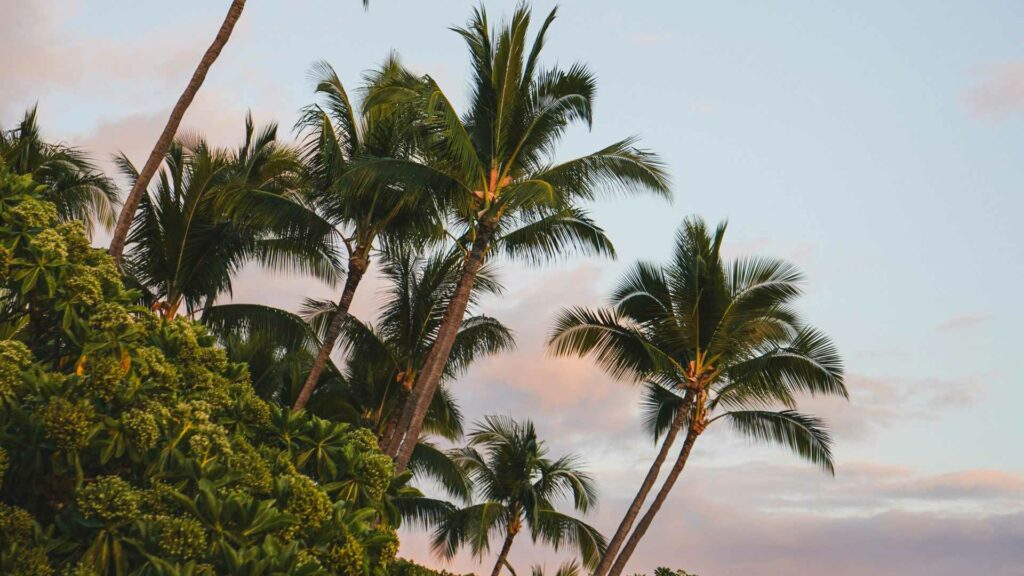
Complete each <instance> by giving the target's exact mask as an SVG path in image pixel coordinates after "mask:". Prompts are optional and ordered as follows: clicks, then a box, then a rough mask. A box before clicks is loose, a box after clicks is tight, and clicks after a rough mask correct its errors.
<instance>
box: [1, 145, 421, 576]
mask: <svg viewBox="0 0 1024 576" xmlns="http://www.w3.org/2000/svg"><path fill="white" fill-rule="evenodd" d="M41 193H42V187H41V186H39V185H38V184H36V183H35V182H33V181H32V180H31V178H30V177H28V176H16V175H13V174H12V173H11V172H10V171H9V170H7V169H6V168H5V167H4V166H3V165H2V164H0V573H2V574H13V575H46V574H69V575H70V574H74V575H86V574H92V575H100V574H103V575H105V574H126V575H135V574H138V575H164V576H171V575H205V574H240V575H244V574H253V575H255V574H297V575H310V576H311V575H316V574H344V575H365V576H370V575H382V574H385V573H386V572H387V568H388V565H389V564H390V563H391V562H392V560H393V559H394V556H395V553H396V551H397V547H398V543H397V539H396V536H395V527H396V526H397V525H398V522H399V513H398V509H397V502H398V500H397V499H396V498H395V497H396V496H397V495H400V494H404V493H408V489H407V488H404V487H403V486H402V484H403V482H404V480H405V477H402V478H399V479H397V480H396V479H393V465H392V462H391V460H390V458H388V457H387V456H385V455H383V454H382V453H381V452H380V451H379V450H378V449H377V443H376V439H375V437H374V435H373V434H372V433H371V432H369V431H368V430H364V429H359V428H352V427H349V426H347V425H345V424H337V423H332V422H329V421H326V420H323V419H320V418H317V417H314V416H311V415H308V414H306V413H304V412H299V413H292V412H290V411H288V410H287V409H286V408H284V409H282V408H279V407H276V406H273V405H270V404H268V403H267V402H265V401H263V400H261V399H260V398H258V397H257V396H256V394H255V393H254V392H253V390H252V387H251V386H250V384H249V379H248V374H247V372H246V369H245V368H244V367H243V366H242V365H238V364H231V363H229V362H228V361H227V359H226V356H225V354H224V352H223V351H222V350H220V349H219V348H217V347H215V346H214V345H213V344H214V342H213V338H212V337H211V336H210V335H208V334H206V333H205V332H204V330H203V329H202V327H201V326H199V325H198V324H195V323H193V322H191V321H189V320H188V319H184V318H178V319H176V320H173V321H166V320H163V319H161V318H159V317H157V316H156V315H155V314H153V313H151V312H150V311H149V310H147V309H145V308H140V307H137V306H135V305H134V303H135V302H137V301H138V298H137V297H138V294H136V293H133V292H132V291H130V290H126V288H125V287H124V285H123V284H122V282H121V278H120V275H119V274H118V272H117V270H116V269H115V267H114V264H113V262H112V260H111V259H110V258H109V257H108V256H107V255H106V253H105V252H103V251H101V250H97V249H93V248H91V247H90V245H89V241H88V239H87V237H86V232H85V227H84V226H83V225H82V224H81V223H79V222H66V223H58V219H57V209H56V207H55V206H54V205H53V204H52V203H49V202H46V201H44V200H43V199H42V196H41Z"/></svg>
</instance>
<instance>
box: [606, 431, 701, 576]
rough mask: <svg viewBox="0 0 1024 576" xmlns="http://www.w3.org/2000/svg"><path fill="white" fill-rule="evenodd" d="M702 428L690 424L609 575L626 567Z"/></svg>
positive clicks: (684, 464) (617, 575)
mask: <svg viewBox="0 0 1024 576" xmlns="http://www.w3.org/2000/svg"><path fill="white" fill-rule="evenodd" d="M701 432H702V430H701V429H700V427H699V426H698V427H696V428H695V427H693V426H692V425H691V427H690V431H689V432H687V434H686V441H685V442H683V448H682V450H680V452H679V457H678V458H676V463H675V465H673V466H672V471H671V472H669V474H668V477H667V478H665V483H664V484H662V485H661V489H660V490H658V494H657V496H655V497H654V501H653V502H651V507H650V508H648V509H647V512H646V513H645V514H644V516H643V518H641V519H640V522H639V523H638V524H637V525H636V530H634V531H633V534H631V535H630V536H629V541H628V542H626V545H625V546H624V547H623V548H622V552H621V553H620V554H619V557H618V558H616V559H615V564H613V565H612V569H611V571H610V572H609V576H619V575H620V574H622V569H623V568H625V567H626V562H629V557H630V556H632V555H633V551H634V550H636V546H637V544H639V543H640V540H641V539H642V538H643V537H644V534H646V533H647V529H648V528H650V527H651V522H653V521H654V517H655V516H656V515H657V514H658V511H659V510H661V506H662V504H664V503H665V500H666V499H667V498H668V495H669V493H670V492H672V487H673V486H675V483H676V480H678V479H679V474H681V473H682V471H683V468H684V467H686V461H687V460H688V459H689V458H690V451H691V450H693V444H694V443H695V442H696V441H697V437H698V436H700V433H701Z"/></svg>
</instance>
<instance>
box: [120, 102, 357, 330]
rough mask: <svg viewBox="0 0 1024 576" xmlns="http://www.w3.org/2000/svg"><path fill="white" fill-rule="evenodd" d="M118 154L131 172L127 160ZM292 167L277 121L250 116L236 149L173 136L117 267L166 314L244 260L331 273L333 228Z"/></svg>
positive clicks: (205, 298)
mask: <svg viewBox="0 0 1024 576" xmlns="http://www.w3.org/2000/svg"><path fill="white" fill-rule="evenodd" d="M120 161H121V164H122V169H123V171H124V172H125V173H126V174H127V175H128V177H129V178H135V177H136V175H137V172H136V171H135V169H134V167H133V166H132V165H131V164H130V163H129V162H128V160H127V159H126V158H124V157H122V158H121V160H120ZM298 169H299V163H298V160H297V158H296V156H295V154H294V152H293V151H291V150H289V149H288V148H287V147H284V146H281V145H280V144H278V142H277V128H276V126H274V125H270V126H267V127H265V128H262V129H260V130H256V128H255V126H254V125H253V121H252V117H251V116H249V117H247V118H246V124H245V140H244V142H243V144H242V145H241V146H240V147H239V148H238V149H237V150H218V149H214V148H212V147H210V146H209V145H208V144H207V143H206V142H205V141H204V140H203V139H201V138H196V139H194V140H191V141H184V142H181V141H179V142H177V143H175V144H174V145H173V146H172V147H171V149H170V151H169V152H168V153H167V158H166V164H165V168H164V170H163V171H161V174H160V179H159V182H158V184H157V186H156V187H155V188H154V190H153V193H152V195H147V196H145V197H144V198H143V199H142V202H141V208H140V210H139V213H138V214H137V216H136V219H135V224H134V226H133V228H132V233H131V235H130V236H129V248H130V250H129V253H128V254H127V260H126V262H125V271H126V273H127V274H128V275H129V276H130V277H131V278H132V279H133V281H134V282H137V283H138V285H139V287H140V288H141V289H142V290H143V291H144V293H145V298H146V300H147V301H148V303H149V304H151V305H152V306H153V307H154V309H159V310H160V311H161V313H162V314H163V315H164V316H166V317H168V318H173V317H174V316H175V315H176V314H177V313H178V311H179V309H180V308H181V306H182V305H184V307H185V310H186V311H187V312H188V313H189V314H196V313H198V312H200V311H202V310H204V309H208V308H210V307H211V306H213V304H214V303H215V301H216V299H217V298H218V297H219V296H222V295H224V294H230V293H231V288H232V277H233V276H234V274H235V273H236V272H238V270H239V269H240V268H241V267H242V266H243V265H244V264H246V263H248V262H252V261H257V262H260V263H261V264H263V265H265V266H267V267H269V268H271V269H273V270H277V271H296V272H302V273H308V274H312V275H314V276H316V277H317V278H320V279H323V280H326V281H334V280H335V279H336V278H337V276H338V270H339V268H340V263H339V254H338V253H337V248H336V246H335V244H336V243H335V242H334V238H333V235H334V231H333V227H332V226H331V225H330V223H328V222H326V221H325V220H323V219H322V218H320V217H319V216H318V215H317V214H316V213H315V212H314V211H313V210H312V209H310V208H309V207H308V206H306V205H305V204H304V200H303V198H302V196H301V194H299V192H298V190H300V188H299V187H298V180H297V174H298Z"/></svg>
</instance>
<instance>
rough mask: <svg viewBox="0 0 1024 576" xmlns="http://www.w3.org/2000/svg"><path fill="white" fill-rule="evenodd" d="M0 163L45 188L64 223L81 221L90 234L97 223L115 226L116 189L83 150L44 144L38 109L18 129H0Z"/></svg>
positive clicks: (34, 108)
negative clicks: (29, 176) (30, 177)
mask: <svg viewBox="0 0 1024 576" xmlns="http://www.w3.org/2000/svg"><path fill="white" fill-rule="evenodd" d="M0 160H2V162H3V163H4V164H6V165H7V167H8V169H10V170H11V171H12V172H14V173H15V174H28V175H31V176H32V179H33V180H35V181H36V182H39V183H40V184H43V185H45V186H46V190H45V196H46V199H47V200H49V201H51V202H53V203H54V204H56V205H57V214H58V215H59V216H60V219H61V220H65V221H67V220H81V221H82V222H83V223H85V225H86V228H87V230H88V231H89V232H90V233H91V232H92V229H93V225H94V223H95V222H99V224H100V225H101V226H103V227H104V228H109V227H110V226H113V224H114V206H116V205H117V186H115V185H114V182H113V181H112V180H110V179H109V178H107V177H106V176H105V175H104V174H103V173H102V172H101V171H100V170H99V169H98V168H97V167H96V165H95V164H93V163H92V161H90V160H89V157H88V156H86V155H85V154H84V153H83V152H82V151H81V150H78V149H77V148H73V147H71V146H68V145H66V144H63V143H58V144H53V143H49V142H45V141H43V138H42V136H41V135H40V131H39V122H38V118H37V114H36V107H35V106H33V107H32V108H30V109H29V110H27V111H26V112H25V116H24V117H23V118H22V120H21V122H20V123H18V126H17V127H15V128H13V129H11V130H2V129H0Z"/></svg>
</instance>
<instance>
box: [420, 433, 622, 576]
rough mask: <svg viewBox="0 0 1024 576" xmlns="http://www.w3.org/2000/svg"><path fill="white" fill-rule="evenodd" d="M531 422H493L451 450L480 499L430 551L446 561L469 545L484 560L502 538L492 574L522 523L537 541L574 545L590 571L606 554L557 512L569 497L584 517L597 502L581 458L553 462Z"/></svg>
mask: <svg viewBox="0 0 1024 576" xmlns="http://www.w3.org/2000/svg"><path fill="white" fill-rule="evenodd" d="M547 453H548V450H547V447H546V446H545V444H544V442H542V441H541V440H539V439H538V438H537V432H536V430H535V429H534V427H533V423H532V422H530V421H529V420H527V421H526V422H524V423H518V422H515V421H514V420H512V419H511V418H507V417H502V416H488V417H486V418H485V419H484V421H483V422H481V423H479V424H478V425H477V427H476V429H475V430H473V432H472V433H470V434H469V443H468V445H467V446H466V447H465V448H462V449H460V450H456V451H454V458H455V459H456V461H457V462H458V463H459V464H460V465H461V466H463V467H464V468H465V469H466V471H467V473H468V474H469V476H470V478H471V479H472V481H473V486H474V488H475V490H476V491H477V492H478V493H479V495H480V497H481V498H482V499H483V501H482V502H480V503H479V504H474V505H471V506H468V507H466V508H463V509H461V510H458V511H455V512H454V513H452V514H451V515H450V516H448V517H447V518H445V519H444V520H443V521H442V522H441V523H440V525H439V526H438V527H437V528H436V529H435V530H434V535H433V541H432V547H433V548H434V550H435V552H437V553H438V554H439V555H441V556H443V557H445V558H449V559H450V558H451V557H453V556H454V555H455V554H456V553H457V552H458V551H459V549H460V548H462V547H464V546H469V547H470V549H471V550H472V552H473V554H474V555H476V556H478V557H482V556H483V555H484V554H486V553H487V552H489V551H490V539H491V536H492V535H499V534H500V535H501V536H503V543H502V546H501V551H500V552H499V553H498V558H497V560H496V562H495V563H494V570H493V571H492V572H491V576H498V574H500V573H501V569H502V567H504V566H506V565H507V563H508V553H509V550H510V549H511V548H512V543H513V541H514V540H515V538H516V535H518V534H519V532H520V531H521V530H522V528H523V525H524V524H525V525H526V527H527V528H528V529H529V531H530V537H531V539H532V540H533V541H534V542H537V541H538V540H539V541H542V542H545V543H548V544H550V545H552V546H553V547H554V548H555V549H556V550H557V549H559V548H560V547H562V546H566V545H568V546H571V547H574V548H575V549H576V550H577V551H578V552H579V553H580V555H581V556H582V558H583V562H584V564H585V565H586V566H587V567H593V566H594V565H595V564H596V563H597V560H598V559H599V558H600V556H601V553H602V552H603V551H604V547H605V542H604V538H603V537H602V536H601V535H600V534H599V533H598V532H597V530H595V529H594V528H592V527H590V526H589V525H587V524H586V523H584V522H582V521H581V520H578V519H576V518H573V517H572V516H569V515H566V514H564V513H562V512H559V511H557V510H556V509H555V504H556V502H557V501H558V500H559V499H561V498H572V501H573V507H574V508H575V509H576V510H577V511H579V512H584V513H585V512H587V511H588V510H589V509H590V508H591V507H592V506H593V505H594V503H595V499H596V492H595V489H594V485H593V480H592V479H591V478H590V476H589V475H588V474H586V473H585V472H583V471H581V469H580V464H579V460H578V459H577V458H576V457H575V456H573V455H568V456H563V457H562V458H558V459H557V460H552V459H551V458H549V457H548V455H547Z"/></svg>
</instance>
